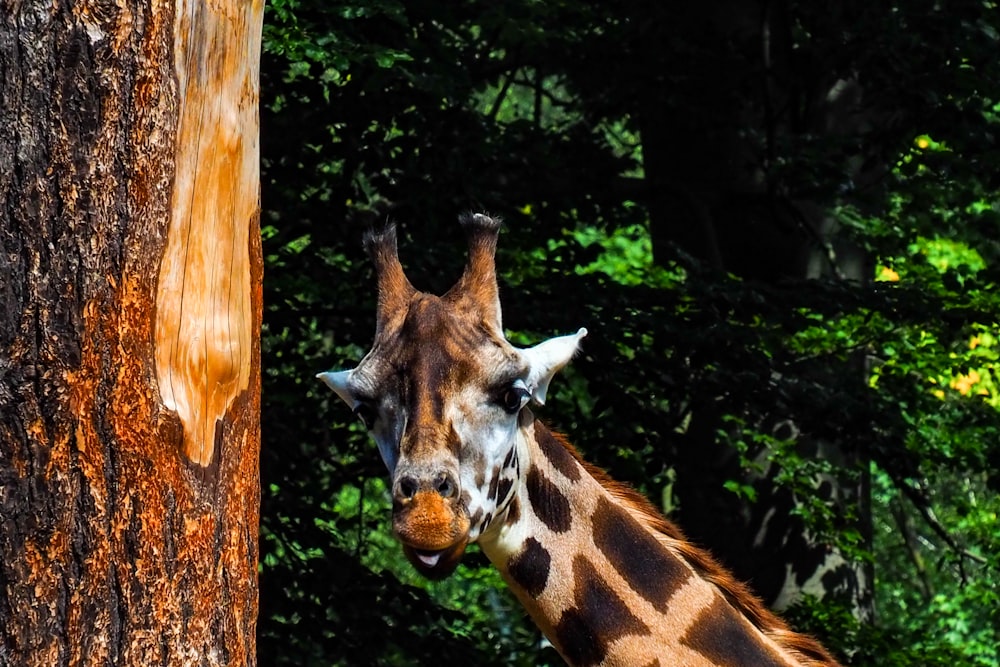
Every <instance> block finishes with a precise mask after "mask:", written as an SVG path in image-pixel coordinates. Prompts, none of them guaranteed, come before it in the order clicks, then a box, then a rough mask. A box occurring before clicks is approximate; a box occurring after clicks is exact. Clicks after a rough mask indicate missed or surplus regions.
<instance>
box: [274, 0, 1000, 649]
mask: <svg viewBox="0 0 1000 667" xmlns="http://www.w3.org/2000/svg"><path fill="white" fill-rule="evenodd" d="M265 22H266V25H265V52H264V56H263V62H262V72H261V80H262V101H263V108H262V137H261V140H262V153H263V165H262V167H263V193H262V196H263V233H264V253H265V261H266V273H265V295H264V296H265V318H264V338H263V357H264V369H263V377H264V387H263V400H264V411H263V416H262V423H263V432H264V443H263V451H262V460H261V466H262V480H263V499H262V520H263V525H262V526H261V570H260V586H261V598H260V620H259V624H258V650H259V662H260V664H261V665H296V666H303V665H351V666H353V665H424V664H431V663H432V662H433V663H435V664H457V663H458V661H463V662H464V663H469V664H477V665H546V664H552V665H558V664H561V663H560V661H559V658H558V657H557V656H556V655H555V654H554V652H553V651H552V649H551V648H549V647H547V646H546V644H545V642H544V641H543V640H542V638H541V636H540V635H539V633H538V632H537V631H536V630H535V629H534V628H533V626H531V625H530V623H529V622H528V621H527V620H526V618H525V616H524V614H523V613H522V611H521V610H520V608H519V607H518V605H517V604H516V603H515V602H514V601H513V599H512V598H511V597H510V596H509V595H508V593H507V592H506V591H505V590H504V589H503V586H502V585H501V583H500V581H499V577H498V576H497V575H496V573H495V572H494V571H493V570H492V569H491V568H490V567H489V565H488V563H487V562H486V561H485V559H484V558H483V557H482V555H481V554H479V553H478V552H475V551H473V552H472V553H470V554H469V555H468V556H467V557H466V560H465V563H464V564H463V565H462V566H461V567H460V569H459V571H458V572H457V573H456V575H455V576H454V577H453V578H451V579H449V580H447V581H444V582H438V583H435V584H429V583H428V582H424V581H422V580H420V579H419V578H418V577H417V576H416V575H415V573H414V572H413V571H412V570H411V569H410V567H409V565H407V564H406V562H405V561H404V560H403V558H402V556H401V554H400V552H399V549H398V546H397V545H396V544H395V543H394V541H393V539H392V537H391V534H390V531H389V528H388V519H389V502H388V499H387V494H386V491H385V486H384V481H383V480H384V477H385V470H384V468H383V467H382V463H381V461H380V459H379V457H378V456H377V455H376V453H375V449H374V446H373V445H372V444H371V443H370V442H369V441H368V440H367V438H366V436H365V434H364V433H363V430H362V428H361V427H360V425H357V424H354V423H353V422H352V418H351V415H350V412H349V410H347V409H345V408H344V407H343V406H342V405H340V404H339V403H338V401H337V400H336V398H335V396H333V394H332V393H330V392H329V391H328V390H326V389H325V388H324V387H323V386H321V384H320V383H319V382H318V381H316V380H315V379H314V376H315V374H316V373H317V372H318V371H322V370H327V369H339V368H348V367H351V366H353V365H354V364H355V363H356V362H357V361H358V360H359V359H360V357H361V356H362V355H363V354H364V352H365V351H366V350H367V347H368V345H369V343H370V341H371V337H372V334H373V329H374V301H373V299H374V280H373V276H372V270H371V267H370V265H369V263H368V262H367V261H366V260H365V258H364V256H363V252H362V250H361V245H360V238H361V234H362V232H363V230H364V229H365V228H366V227H367V226H368V225H370V224H372V223H373V222H375V221H381V220H384V219H387V218H388V219H391V220H394V221H396V222H397V223H398V225H399V227H400V232H401V242H400V246H401V250H400V251H401V256H402V260H403V264H404V266H405V267H406V270H407V272H408V274H409V275H410V278H411V280H412V281H413V282H414V284H415V285H416V286H417V287H418V288H419V289H423V290H426V291H438V292H440V291H443V290H445V289H447V288H448V287H449V286H450V285H451V283H452V282H453V281H454V280H455V279H456V278H457V276H458V275H459V273H460V271H461V267H462V265H463V262H464V244H463V240H462V238H461V234H460V233H458V228H457V224H456V219H457V216H458V215H459V214H460V213H462V212H465V211H470V210H471V211H486V212H489V213H491V214H494V215H498V216H501V217H503V218H504V220H505V228H504V230H503V233H502V235H501V242H500V245H501V247H500V250H499V255H498V267H499V272H500V276H501V290H502V292H501V298H502V301H503V306H504V323H505V324H506V325H507V326H508V327H509V338H510V339H511V340H512V341H514V342H515V343H516V344H519V345H522V346H526V345H529V344H532V343H534V342H538V341H540V340H541V339H543V338H545V337H548V336H551V335H555V334H561V333H567V332H571V331H575V330H576V329H577V328H578V327H580V326H586V327H587V328H588V329H589V330H590V332H591V333H590V335H589V336H588V338H587V339H586V341H585V344H584V351H583V353H582V354H581V355H580V356H579V357H578V358H577V359H576V360H575V361H574V363H573V365H572V367H570V368H568V369H567V370H566V372H565V373H563V374H562V375H561V377H560V378H559V380H558V384H557V385H554V386H553V391H552V394H551V400H550V402H549V403H548V404H547V405H546V406H545V407H544V409H543V410H541V411H540V416H541V417H542V419H543V420H545V421H547V422H548V423H549V424H550V425H552V426H554V427H556V428H558V429H560V430H562V431H564V432H566V433H567V434H568V435H569V436H570V439H571V441H573V442H574V443H575V444H576V445H577V446H578V447H579V448H580V449H581V450H582V451H583V452H584V453H585V455H586V456H587V457H588V458H589V459H590V460H591V461H593V462H595V463H597V464H599V465H601V466H603V467H605V468H606V469H607V470H608V471H609V472H610V473H611V474H612V475H613V476H615V477H616V478H618V479H621V480H624V481H628V482H629V483H631V484H633V485H634V486H635V487H636V488H638V489H639V490H641V491H642V492H643V493H645V494H647V495H648V496H649V497H650V498H651V499H652V500H653V501H654V502H655V503H656V504H657V505H659V506H661V507H662V508H663V509H664V511H666V512H667V513H668V514H669V515H670V516H671V517H672V518H673V519H674V520H676V521H677V522H678V523H679V524H680V525H681V526H682V527H683V529H684V530H685V531H686V532H687V533H688V535H689V536H690V537H691V538H692V539H693V540H694V541H696V542H698V543H699V544H701V545H703V546H706V547H708V548H709V549H711V550H712V552H713V553H715V554H716V555H717V556H718V557H719V558H720V559H721V560H723V561H724V562H725V563H726V564H727V565H728V566H729V567H730V568H731V569H733V570H734V571H735V572H736V573H737V574H738V575H739V576H740V577H741V578H742V579H745V580H747V581H748V582H749V583H750V585H751V586H753V587H754V588H755V589H756V590H757V591H758V592H759V593H760V595H761V596H762V597H764V598H765V599H766V600H767V601H768V603H769V604H771V605H773V606H774V607H776V608H778V609H780V610H782V613H783V614H784V615H785V616H786V617H787V618H789V619H790V621H791V622H792V623H793V624H794V625H795V626H796V627H798V628H800V629H803V630H806V631H809V632H812V633H814V634H815V635H816V636H818V637H819V638H820V639H822V640H823V641H824V642H825V643H826V644H827V645H828V646H829V647H830V648H831V649H832V650H834V651H835V652H837V654H838V655H839V656H840V657H841V658H842V659H843V660H844V661H845V663H847V664H851V665H879V666H883V665H949V666H953V665H976V666H980V665H982V666H987V665H991V666H995V665H998V664H1000V657H998V649H997V646H998V644H1000V599H998V597H1000V596H998V594H1000V584H998V577H997V574H998V571H997V568H998V566H1000V530H998V524H997V515H998V511H1000V495H998V492H1000V472H998V470H1000V433H998V431H1000V419H998V417H1000V415H998V409H1000V387H998V382H1000V378H998V375H997V370H996V368H995V365H996V359H997V356H998V351H1000V342H998V338H997V337H998V329H997V324H998V319H1000V315H998V313H1000V295H998V293H997V281H998V275H1000V242H998V240H1000V196H998V187H1000V148H998V145H997V141H998V131H1000V34H998V31H1000V17H998V7H997V3H996V2H993V1H984V0H957V1H946V0H941V1H937V2H931V1H928V0H906V1H905V2H904V1H903V0H898V1H893V2H889V1H884V0H875V1H872V0H869V1H867V2H858V1H856V0H849V1H848V2H841V3H833V4H832V5H831V4H830V3H815V2H796V1H794V0H759V1H757V2H751V1H746V0H730V1H723V2H715V3H663V2H650V1H639V0H624V1H622V2H616V3H607V2H590V1H578V2H563V1H552V2H542V1H538V0H511V1H510V2H503V3H499V2H482V1H478V0H476V1H462V2H451V3H443V2H421V1H412V2H394V1H391V0H373V1H370V2H369V1H366V2H357V3H350V2H347V3H344V2H330V1H328V0H322V1H320V0H272V2H270V3H269V5H268V7H267V14H266V19H265Z"/></svg>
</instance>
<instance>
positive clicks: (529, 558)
mask: <svg viewBox="0 0 1000 667" xmlns="http://www.w3.org/2000/svg"><path fill="white" fill-rule="evenodd" d="M518 434H519V437H518V442H517V444H516V448H517V459H518V460H519V461H520V462H522V465H520V478H519V480H518V483H517V484H516V485H515V487H516V492H515V493H514V495H513V497H512V499H511V501H510V502H509V504H508V505H507V507H506V509H505V510H504V512H503V514H502V515H501V516H498V517H497V519H496V520H494V521H493V522H492V524H491V526H490V529H489V530H487V531H486V532H485V533H484V534H483V535H482V536H481V538H480V540H479V542H480V544H481V547H482V549H483V552H484V553H485V554H486V556H487V557H488V558H489V559H490V561H491V562H492V563H493V564H494V565H495V566H496V567H497V568H498V569H499V570H500V572H501V573H502V575H503V577H504V579H505V580H506V581H507V583H508V584H509V585H510V587H511V589H512V590H513V591H514V593H515V595H516V596H517V597H518V599H519V600H520V601H521V603H522V604H523V605H524V607H525V608H526V609H527V611H528V613H529V614H530V615H531V617H532V619H533V620H534V621H535V623H536V624H537V625H538V626H539V628H540V629H541V630H542V632H543V633H544V634H545V635H546V637H548V638H549V640H550V641H551V642H552V643H553V644H554V645H555V647H556V649H557V650H558V651H559V652H560V654H561V655H562V656H563V658H564V659H565V660H566V661H567V662H568V663H569V664H570V665H598V664H601V665H631V666H642V665H657V664H659V665H664V667H665V666H666V665H690V666H692V667H694V666H718V665H760V666H765V665H834V664H836V663H835V662H834V661H833V660H832V659H831V658H830V657H829V656H828V655H827V654H826V653H825V651H824V650H823V649H822V648H821V647H820V646H819V645H818V644H816V643H815V642H813V641H812V640H810V639H808V638H806V637H803V636H800V635H795V634H794V633H792V632H791V631H789V630H788V629H787V627H786V626H785V625H784V624H783V623H782V622H781V621H780V620H779V619H778V618H777V617H775V616H774V615H773V614H771V613H770V612H769V611H767V610H766V609H765V608H764V607H763V605H762V604H761V603H760V602H758V601H757V600H756V599H754V598H753V597H752V596H751V595H750V594H749V593H748V592H747V591H746V589H745V588H744V587H743V586H742V585H740V584H739V583H737V582H735V581H734V580H732V578H731V577H729V575H727V574H726V573H725V572H724V571H723V570H722V569H721V568H720V567H719V566H718V565H716V564H715V562H714V561H712V559H711V558H710V557H709V556H708V555H707V554H706V553H704V552H701V551H699V550H697V549H696V548H694V547H692V546H691V545H690V544H689V543H687V542H686V541H685V540H684V539H683V536H682V535H681V534H680V531H679V530H677V529H676V528H675V527H674V526H673V525H672V524H670V523H669V522H667V521H666V520H665V519H663V518H662V517H661V516H660V515H659V514H658V513H656V511H655V510H654V509H653V508H652V506H651V505H649V503H648V502H646V501H645V500H643V499H641V498H640V497H639V496H638V494H635V493H634V492H632V491H630V490H628V489H627V488H626V487H624V486H622V485H619V484H616V483H615V482H613V481H611V480H610V479H608V478H607V476H606V475H605V474H604V473H603V472H601V471H599V470H597V469H595V468H592V467H591V466H589V465H587V464H585V463H583V462H582V461H581V460H580V459H579V457H578V456H577V455H576V453H575V451H573V450H572V448H570V447H569V446H568V445H567V444H566V443H565V442H564V441H563V440H562V439H561V438H560V437H559V436H556V435H554V434H553V433H552V432H550V431H549V430H548V429H546V428H545V426H544V425H543V424H541V422H538V421H536V420H534V418H533V417H532V416H531V413H530V412H529V411H527V410H525V411H524V418H523V420H522V424H521V427H520V428H519V431H518Z"/></svg>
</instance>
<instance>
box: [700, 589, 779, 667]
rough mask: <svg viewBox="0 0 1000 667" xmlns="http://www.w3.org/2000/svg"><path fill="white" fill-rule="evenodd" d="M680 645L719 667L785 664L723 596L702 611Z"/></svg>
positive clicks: (766, 666) (769, 666) (763, 666)
mask: <svg viewBox="0 0 1000 667" xmlns="http://www.w3.org/2000/svg"><path fill="white" fill-rule="evenodd" d="M681 643H682V644H684V645H685V646H687V647H688V648H691V649H693V650H695V651H697V652H698V653H701V654H702V655H703V656H705V657H706V658H707V659H708V660H710V661H711V662H713V663H714V664H717V665H754V666H755V667H771V666H772V665H773V666H775V667H778V666H779V665H783V664H785V663H784V662H782V661H781V660H780V659H779V658H778V657H777V656H776V655H775V654H774V653H773V652H772V651H771V649H770V647H768V646H767V645H766V644H764V642H763V641H762V639H761V638H760V637H759V635H758V633H756V632H754V630H753V628H752V627H751V625H750V623H749V622H748V621H747V620H746V619H744V618H743V617H742V616H740V615H739V614H738V613H737V611H736V610H735V609H733V608H732V607H731V606H730V605H729V604H728V603H727V602H726V601H725V600H724V599H723V598H721V597H720V598H717V599H716V600H715V602H713V603H712V605H711V606H709V607H707V608H705V609H704V610H702V612H701V613H700V614H699V615H698V618H696V619H695V621H694V623H693V624H692V625H691V627H690V628H688V631H687V632H686V633H685V634H684V636H683V637H681Z"/></svg>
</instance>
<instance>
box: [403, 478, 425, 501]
mask: <svg viewBox="0 0 1000 667" xmlns="http://www.w3.org/2000/svg"><path fill="white" fill-rule="evenodd" d="M398 488H399V495H400V496H401V497H402V499H403V500H411V499H412V498H413V496H415V495H417V489H419V488H420V485H419V484H418V483H417V480H415V479H414V478H412V477H410V476H405V477H402V478H401V479H400V480H399V487H398Z"/></svg>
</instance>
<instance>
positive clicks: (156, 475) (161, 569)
mask: <svg viewBox="0 0 1000 667" xmlns="http://www.w3.org/2000/svg"><path fill="white" fill-rule="evenodd" d="M262 13H263V4H262V0H253V1H252V2H250V1H247V2H244V1H243V0H224V1H220V2H213V3H201V2H197V1H196V0H177V2H176V4H174V3H171V2H156V1H153V0H145V1H142V2H129V3H117V2H111V1H109V0H92V1H90V2H87V1H83V0H80V1H74V0H70V1H69V2H54V1H53V0H24V1H23V2H13V1H12V0H0V99H2V100H3V103H2V106H0V666H7V665H17V666H21V665H39V666H45V667H50V666H54V665H79V664H88V665H143V666H145V665H149V664H164V665H166V664H169V665H195V664H197V665H223V664H225V665H230V664H231V665H252V664H254V662H255V658H254V650H255V647H254V624H255V621H256V614H257V581H256V572H257V520H258V511H259V495H260V492H259V481H258V456H259V448H260V425H259V407H260V373H259V359H260V348H259V335H258V332H259V328H260V323H261V297H260V294H261V292H260V286H261V264H262V260H261V250H260V243H259V234H258V228H259V194H258V193H259V177H258V171H257V170H258V125H259V123H258V114H257V101H258V63H259V53H260V48H259V47H260V31H261V21H262Z"/></svg>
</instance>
